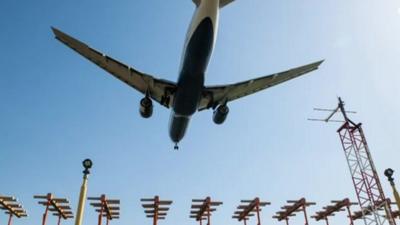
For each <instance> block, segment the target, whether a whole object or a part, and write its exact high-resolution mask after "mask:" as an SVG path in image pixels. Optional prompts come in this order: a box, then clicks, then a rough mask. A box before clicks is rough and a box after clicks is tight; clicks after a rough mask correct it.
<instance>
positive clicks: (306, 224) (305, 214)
mask: <svg viewBox="0 0 400 225" xmlns="http://www.w3.org/2000/svg"><path fill="white" fill-rule="evenodd" d="M303 212H304V219H305V220H306V223H305V225H308V219H307V212H306V206H305V205H303Z"/></svg>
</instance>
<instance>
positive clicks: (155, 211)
mask: <svg viewBox="0 0 400 225" xmlns="http://www.w3.org/2000/svg"><path fill="white" fill-rule="evenodd" d="M159 204H160V198H159V197H158V196H155V197H154V218H153V225H157V219H158V205H159Z"/></svg>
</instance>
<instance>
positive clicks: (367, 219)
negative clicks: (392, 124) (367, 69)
mask: <svg viewBox="0 0 400 225" xmlns="http://www.w3.org/2000/svg"><path fill="white" fill-rule="evenodd" d="M339 110H340V111H341V113H342V114H343V117H344V119H345V121H344V124H343V125H342V126H341V127H340V128H339V129H338V131H337V132H338V133H339V137H340V140H341V142H342V147H343V150H344V153H345V156H346V160H347V164H348V166H349V170H350V175H351V178H352V181H353V184H354V188H355V191H356V195H357V200H358V204H359V205H360V208H361V213H362V218H363V220H364V223H365V224H366V225H385V224H390V225H395V221H394V219H393V218H392V214H391V209H390V204H389V202H388V200H387V199H386V198H385V194H384V193H383V189H382V186H381V183H380V181H379V177H378V174H377V172H376V168H375V165H374V162H373V160H372V157H371V153H370V151H369V147H368V144H367V140H366V138H365V135H364V132H363V129H362V128H361V123H359V124H355V123H354V122H353V121H351V120H350V119H349V118H348V117H347V114H346V111H345V109H344V103H343V101H342V100H341V99H340V98H339V105H338V107H337V108H336V110H334V113H336V112H338V111H339ZM334 113H332V114H331V115H330V116H329V117H328V119H327V120H326V121H329V119H330V118H331V117H332V116H333V114H334ZM382 209H383V210H382Z"/></svg>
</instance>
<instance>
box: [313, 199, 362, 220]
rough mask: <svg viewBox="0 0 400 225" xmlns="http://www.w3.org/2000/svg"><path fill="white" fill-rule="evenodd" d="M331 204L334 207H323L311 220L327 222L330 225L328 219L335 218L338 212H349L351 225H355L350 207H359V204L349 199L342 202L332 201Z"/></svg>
mask: <svg viewBox="0 0 400 225" xmlns="http://www.w3.org/2000/svg"><path fill="white" fill-rule="evenodd" d="M331 203H333V205H328V206H325V207H323V208H322V210H321V211H318V212H316V213H315V215H314V216H311V218H314V219H315V220H316V221H320V220H325V222H326V225H329V220H328V217H330V216H334V215H335V213H336V212H342V211H346V210H347V213H348V218H349V220H350V225H354V222H353V219H352V215H351V211H350V207H351V206H352V205H357V203H355V202H351V201H350V200H349V199H348V198H345V199H343V200H341V201H338V200H334V201H331Z"/></svg>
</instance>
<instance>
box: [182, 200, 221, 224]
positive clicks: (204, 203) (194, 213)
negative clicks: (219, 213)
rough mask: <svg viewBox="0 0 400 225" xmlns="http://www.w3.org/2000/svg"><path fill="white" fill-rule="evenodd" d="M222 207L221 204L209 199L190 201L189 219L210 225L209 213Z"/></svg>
mask: <svg viewBox="0 0 400 225" xmlns="http://www.w3.org/2000/svg"><path fill="white" fill-rule="evenodd" d="M220 205H222V202H215V201H212V200H211V198H210V197H207V198H205V199H192V206H191V209H192V210H191V211H190V216H189V217H190V218H193V219H195V220H196V221H199V223H200V225H203V220H207V225H211V212H214V211H216V210H217V209H216V207H217V206H220Z"/></svg>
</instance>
